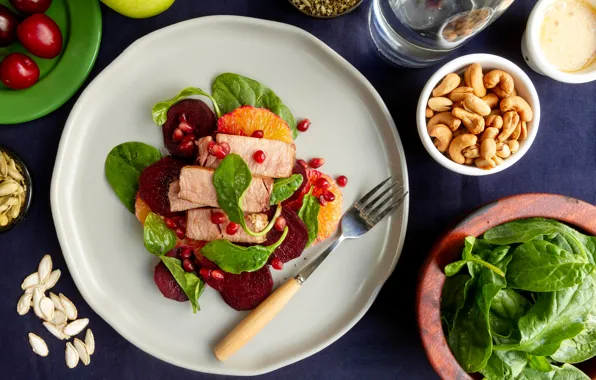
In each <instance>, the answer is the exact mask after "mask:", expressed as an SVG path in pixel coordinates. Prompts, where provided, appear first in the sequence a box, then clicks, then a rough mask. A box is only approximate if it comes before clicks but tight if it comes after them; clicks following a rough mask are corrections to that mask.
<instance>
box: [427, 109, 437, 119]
mask: <svg viewBox="0 0 596 380" xmlns="http://www.w3.org/2000/svg"><path fill="white" fill-rule="evenodd" d="M425 112H426V118H427V119H430V118H431V117H433V115H434V114H435V113H434V112H433V110H431V109H430V108H428V107H426V111H425Z"/></svg>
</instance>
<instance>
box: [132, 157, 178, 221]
mask: <svg viewBox="0 0 596 380" xmlns="http://www.w3.org/2000/svg"><path fill="white" fill-rule="evenodd" d="M185 165H186V163H185V162H184V161H182V160H178V159H176V158H173V157H171V156H168V157H165V158H162V159H161V160H159V161H157V162H156V163H154V164H153V165H150V166H148V167H147V168H145V170H143V172H142V173H141V176H140V178H139V197H140V198H141V199H142V200H143V201H144V202H145V203H147V205H148V206H149V208H150V209H151V211H153V212H154V213H156V214H159V215H171V212H170V199H169V198H168V192H169V190H170V183H172V181H174V180H176V179H178V178H179V177H180V170H181V169H182V167H183V166H185Z"/></svg>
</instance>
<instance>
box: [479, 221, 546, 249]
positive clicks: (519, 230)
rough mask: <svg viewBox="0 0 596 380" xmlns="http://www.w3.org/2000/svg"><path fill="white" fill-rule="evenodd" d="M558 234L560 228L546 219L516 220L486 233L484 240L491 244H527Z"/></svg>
mask: <svg viewBox="0 0 596 380" xmlns="http://www.w3.org/2000/svg"><path fill="white" fill-rule="evenodd" d="M556 232H558V227H557V226H555V225H553V224H551V223H549V222H548V221H547V220H546V219H540V218H530V219H520V220H514V221H512V222H509V223H505V224H501V225H500V226H496V227H493V228H491V229H490V230H488V231H486V232H485V233H484V235H483V238H484V240H486V241H487V242H488V243H490V244H496V245H505V244H516V243H527V242H529V241H531V240H534V239H535V238H537V237H539V236H541V235H550V234H553V233H556Z"/></svg>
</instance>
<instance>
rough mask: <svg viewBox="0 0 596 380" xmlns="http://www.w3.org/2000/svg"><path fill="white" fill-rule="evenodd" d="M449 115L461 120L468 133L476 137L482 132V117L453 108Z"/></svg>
mask: <svg viewBox="0 0 596 380" xmlns="http://www.w3.org/2000/svg"><path fill="white" fill-rule="evenodd" d="M451 113H452V114H453V116H455V117H457V118H458V119H461V121H462V123H464V126H465V127H466V129H467V130H468V132H470V133H472V134H474V135H477V134H479V133H482V131H484V119H483V118H482V116H480V115H476V114H475V113H471V112H468V111H466V110H465V109H463V108H454V109H453V111H451Z"/></svg>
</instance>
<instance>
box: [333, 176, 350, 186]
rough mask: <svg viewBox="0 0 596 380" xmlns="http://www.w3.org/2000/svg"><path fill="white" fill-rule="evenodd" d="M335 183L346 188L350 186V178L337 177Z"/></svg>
mask: <svg viewBox="0 0 596 380" xmlns="http://www.w3.org/2000/svg"><path fill="white" fill-rule="evenodd" d="M335 181H337V184H338V185H339V186H341V187H345V186H346V185H347V184H348V177H346V176H345V175H340V176H339V177H337V179H336V180H335Z"/></svg>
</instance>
